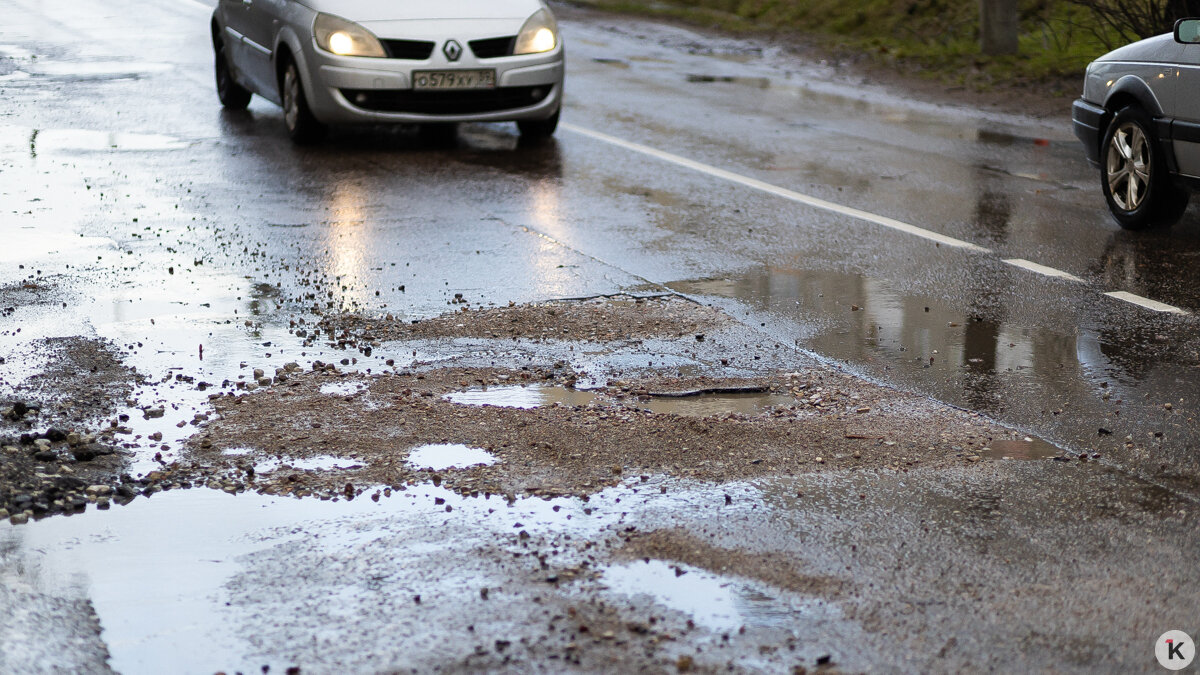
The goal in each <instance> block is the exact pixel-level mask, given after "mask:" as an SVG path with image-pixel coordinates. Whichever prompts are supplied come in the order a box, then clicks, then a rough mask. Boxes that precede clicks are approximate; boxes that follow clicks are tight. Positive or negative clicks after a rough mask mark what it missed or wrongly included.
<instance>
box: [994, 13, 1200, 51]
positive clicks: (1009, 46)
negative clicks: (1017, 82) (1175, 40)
mask: <svg viewBox="0 0 1200 675" xmlns="http://www.w3.org/2000/svg"><path fill="white" fill-rule="evenodd" d="M1172 1H1173V2H1174V1H1179V2H1189V1H1190V0H1172ZM1019 30H1020V25H1019V23H1018V21H1017V0H979V46H980V49H982V50H983V53H984V54H987V55H988V56H996V55H1000V54H1016V53H1017V33H1018V31H1019Z"/></svg>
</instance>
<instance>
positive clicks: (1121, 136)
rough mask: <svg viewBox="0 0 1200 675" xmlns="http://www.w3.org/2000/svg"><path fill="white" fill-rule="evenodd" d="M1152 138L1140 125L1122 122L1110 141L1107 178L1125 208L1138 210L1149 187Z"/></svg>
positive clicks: (1120, 204) (1116, 199) (1119, 202)
mask: <svg viewBox="0 0 1200 675" xmlns="http://www.w3.org/2000/svg"><path fill="white" fill-rule="evenodd" d="M1150 162H1151V158H1150V141H1149V139H1148V138H1147V137H1146V133H1145V132H1144V131H1142V128H1141V126H1139V125H1137V124H1134V123H1132V122H1127V123H1125V124H1122V125H1121V126H1120V127H1118V128H1117V130H1116V132H1115V133H1113V135H1112V139H1111V140H1110V141H1109V143H1108V158H1107V161H1106V164H1105V179H1106V180H1107V181H1108V190H1109V192H1110V193H1111V194H1112V198H1113V201H1114V202H1116V204H1117V206H1119V207H1120V208H1122V209H1124V210H1125V211H1135V210H1137V208H1138V207H1139V206H1141V205H1142V202H1143V201H1145V199H1146V194H1147V192H1148V191H1149V188H1150Z"/></svg>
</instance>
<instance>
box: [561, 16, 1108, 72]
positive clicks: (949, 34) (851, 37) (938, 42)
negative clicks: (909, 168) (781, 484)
mask: <svg viewBox="0 0 1200 675" xmlns="http://www.w3.org/2000/svg"><path fill="white" fill-rule="evenodd" d="M575 2H576V3H577V4H582V5H588V6H592V7H597V8H600V9H605V10H608V11H615V12H625V13H632V14H639V15H645V16H654V17H667V18H672V19H676V20H681V21H684V22H687V23H690V24H694V25H700V26H707V27H712V28H716V29H719V30H722V31H726V32H730V33H735V34H743V35H748V34H757V35H763V34H766V35H773V36H793V37H798V38H801V39H803V40H805V41H807V42H809V43H811V44H814V45H815V46H817V47H818V48H821V49H824V50H827V51H832V52H833V53H835V54H837V55H838V56H842V57H848V58H852V59H855V60H857V59H866V60H869V61H871V62H874V63H875V64H877V65H884V66H886V67H890V68H895V69H898V70H901V71H904V72H906V73H909V74H916V75H919V76H922V77H927V78H931V79H934V80H938V81H941V82H944V83H946V84H948V85H958V86H963V87H968V88H972V89H975V90H980V91H983V90H989V89H992V88H996V87H1004V86H1023V85H1027V84H1035V83H1039V82H1063V81H1064V80H1069V81H1070V82H1071V83H1072V86H1074V83H1075V82H1076V81H1077V80H1078V79H1079V77H1080V76H1081V75H1082V73H1083V69H1084V67H1085V66H1086V65H1087V64H1088V62H1089V61H1091V60H1093V59H1095V58H1096V57H1097V56H1099V55H1101V54H1103V53H1105V52H1107V51H1108V47H1106V46H1105V45H1106V44H1113V43H1119V42H1121V39H1120V37H1119V36H1114V35H1111V34H1109V33H1105V32H1103V29H1102V27H1101V26H1100V25H1099V24H1098V22H1096V21H1095V20H1094V19H1093V18H1092V17H1091V15H1090V14H1089V13H1088V11H1087V10H1085V9H1083V8H1080V7H1077V6H1075V5H1072V4H1069V3H1067V2H1063V1H1061V0H1057V1H1056V0H1023V1H1022V2H1021V3H1020V5H1019V11H1020V13H1021V34H1020V38H1019V44H1020V48H1019V53H1018V55H1016V56H1002V57H986V56H984V55H982V54H981V53H980V51H979V42H978V39H979V38H978V35H979V3H978V2H977V1H976V0H658V1H655V2H648V1H644V2H639V1H637V0H575Z"/></svg>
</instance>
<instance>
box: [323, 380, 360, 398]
mask: <svg viewBox="0 0 1200 675" xmlns="http://www.w3.org/2000/svg"><path fill="white" fill-rule="evenodd" d="M366 388H367V385H365V384H363V383H362V382H330V383H328V384H323V385H321V393H322V394H327V395H333V396H353V395H354V394H357V393H358V392H360V391H364V390H366Z"/></svg>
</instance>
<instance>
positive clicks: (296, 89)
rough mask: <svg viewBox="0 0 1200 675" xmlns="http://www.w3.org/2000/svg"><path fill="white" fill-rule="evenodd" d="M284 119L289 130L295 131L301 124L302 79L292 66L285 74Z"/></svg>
mask: <svg viewBox="0 0 1200 675" xmlns="http://www.w3.org/2000/svg"><path fill="white" fill-rule="evenodd" d="M283 119H284V121H285V122H286V123H287V127H288V129H295V128H296V125H297V124H299V122H300V79H299V78H297V77H296V69H295V68H294V67H290V66H289V67H288V69H287V72H285V73H284V74H283Z"/></svg>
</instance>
